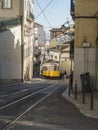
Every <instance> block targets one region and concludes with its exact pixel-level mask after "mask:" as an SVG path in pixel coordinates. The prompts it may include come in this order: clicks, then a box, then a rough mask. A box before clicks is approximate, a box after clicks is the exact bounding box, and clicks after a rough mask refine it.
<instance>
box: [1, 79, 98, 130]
mask: <svg viewBox="0 0 98 130" xmlns="http://www.w3.org/2000/svg"><path fill="white" fill-rule="evenodd" d="M20 86H21V87H22V88H24V89H23V90H25V91H22V92H23V93H22V94H20V93H18V92H19V90H21V87H20ZM10 87H11V86H10ZM10 87H8V88H7V90H6V91H9V95H11V94H12V93H14V94H15V91H16V90H17V91H18V92H17V91H16V92H17V93H16V95H14V94H13V95H14V96H13V100H14V103H12V102H13V100H12V97H11V99H10V98H9V100H6V98H4V99H2V100H3V101H4V102H5V104H3V103H2V104H3V107H2V106H1V107H0V130H98V119H93V118H89V117H86V116H84V115H82V114H81V113H80V111H79V109H77V108H76V107H75V106H74V105H72V104H71V103H70V102H68V101H67V100H66V99H65V98H63V97H62V93H63V92H64V91H65V90H66V87H67V81H65V80H63V79H62V80H48V79H45V80H39V81H37V82H33V83H26V84H22V85H20V84H18V85H16V86H14V87H13V89H10ZM16 87H17V89H16ZM27 88H28V89H27ZM10 90H13V92H12V91H10ZM14 90H15V91H14ZM26 90H27V92H28V94H27V93H26ZM31 91H32V94H31V93H30V92H31ZM1 93H2V95H1V96H4V93H3V90H2V91H1ZM19 95H21V96H20V97H19ZM27 95H29V96H27ZM6 96H7V95H6ZM17 97H18V101H17ZM21 98H22V99H21ZM19 99H20V100H19ZM11 103H12V104H11ZM8 104H9V105H8Z"/></svg>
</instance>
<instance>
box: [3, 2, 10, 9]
mask: <svg viewBox="0 0 98 130" xmlns="http://www.w3.org/2000/svg"><path fill="white" fill-rule="evenodd" d="M11 6H12V0H2V8H3V9H9V8H11Z"/></svg>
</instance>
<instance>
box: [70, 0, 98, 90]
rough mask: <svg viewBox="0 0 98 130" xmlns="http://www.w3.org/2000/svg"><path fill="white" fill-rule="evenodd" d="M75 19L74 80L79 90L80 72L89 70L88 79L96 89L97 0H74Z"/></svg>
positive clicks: (97, 55)
mask: <svg viewBox="0 0 98 130" xmlns="http://www.w3.org/2000/svg"><path fill="white" fill-rule="evenodd" d="M73 2H74V4H75V6H74V7H75V8H74V12H71V14H72V16H73V18H74V20H75V43H74V47H75V48H74V82H75V80H77V82H78V86H79V87H78V91H81V88H82V85H81V78H80V75H81V74H82V73H86V72H89V74H90V77H91V79H90V81H91V83H92V85H93V86H94V89H95V90H98V54H97V53H98V49H97V48H98V47H97V46H98V45H97V44H98V0H76V1H75V0H74V1H73Z"/></svg>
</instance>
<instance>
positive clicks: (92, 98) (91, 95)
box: [91, 85, 94, 110]
mask: <svg viewBox="0 0 98 130" xmlns="http://www.w3.org/2000/svg"><path fill="white" fill-rule="evenodd" d="M93 91H94V89H93V85H92V87H91V110H93V97H94V95H93Z"/></svg>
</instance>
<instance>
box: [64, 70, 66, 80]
mask: <svg viewBox="0 0 98 130" xmlns="http://www.w3.org/2000/svg"><path fill="white" fill-rule="evenodd" d="M64 78H65V79H66V70H65V71H64Z"/></svg>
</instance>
